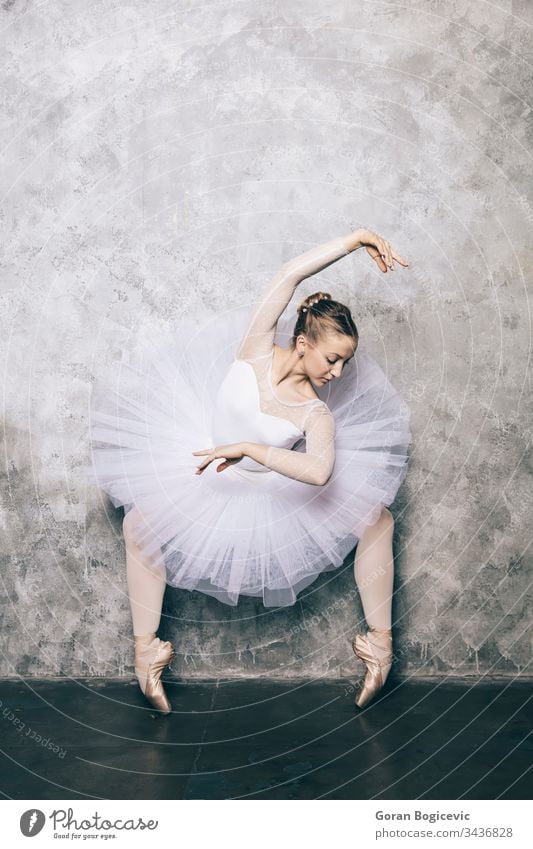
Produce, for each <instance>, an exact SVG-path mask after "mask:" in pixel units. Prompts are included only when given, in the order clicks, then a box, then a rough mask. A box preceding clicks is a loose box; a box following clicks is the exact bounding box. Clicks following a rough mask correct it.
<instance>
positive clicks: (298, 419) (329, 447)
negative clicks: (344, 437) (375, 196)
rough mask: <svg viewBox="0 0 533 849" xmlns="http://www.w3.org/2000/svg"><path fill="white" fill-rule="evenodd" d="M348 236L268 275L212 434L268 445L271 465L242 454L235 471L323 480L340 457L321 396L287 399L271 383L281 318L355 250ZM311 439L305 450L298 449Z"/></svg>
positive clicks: (221, 439) (221, 395)
mask: <svg viewBox="0 0 533 849" xmlns="http://www.w3.org/2000/svg"><path fill="white" fill-rule="evenodd" d="M349 252H350V251H349V248H348V247H347V243H346V240H345V238H344V237H339V238H336V239H333V240H332V241H330V242H327V243H325V244H322V245H318V246H317V247H315V248H312V249H311V250H310V251H308V252H307V253H305V254H302V255H301V256H299V257H297V258H296V259H294V260H291V261H290V262H287V263H285V265H283V266H282V267H281V269H280V270H279V272H278V273H277V274H276V275H275V277H274V278H273V279H272V280H271V281H270V282H269V284H268V287H267V289H266V291H265V292H264V293H263V296H262V298H261V300H260V302H259V304H258V306H257V308H256V310H255V311H254V314H253V316H252V318H251V321H250V325H249V327H248V329H247V332H246V334H245V336H244V339H243V341H242V343H241V345H240V347H239V350H238V352H237V357H236V359H235V360H234V361H233V363H232V364H231V366H230V368H229V370H228V373H227V375H226V377H225V379H224V381H223V382H222V384H221V386H220V389H219V391H218V393H217V398H216V402H215V408H214V414H213V422H212V433H213V439H214V442H215V444H216V445H223V444H230V443H235V442H254V443H259V444H262V445H268V446H269V448H268V451H267V454H266V458H265V459H266V462H265V464H264V465H263V464H261V463H258V462H256V461H255V460H252V459H251V458H250V457H243V459H242V460H240V461H239V462H238V463H237V464H235V465H234V466H232V467H230V469H232V470H236V471H237V472H238V471H241V472H243V473H246V472H263V473H267V472H269V471H275V472H280V473H281V474H284V475H286V476H287V477H291V478H295V479H298V480H301V481H304V482H306V483H311V484H315V485H323V484H324V483H326V482H327V480H328V479H329V477H330V475H331V473H332V471H333V468H334V464H335V420H334V418H333V415H332V413H331V412H330V410H329V409H328V407H327V405H326V404H325V403H324V401H321V400H320V399H319V398H315V399H310V400H308V401H301V402H288V401H283V400H282V399H281V398H280V397H279V394H278V393H277V392H276V390H275V389H274V386H273V382H272V360H273V356H274V337H275V333H276V324H277V321H278V319H279V317H280V315H281V313H282V312H283V310H284V309H285V307H286V306H287V304H288V303H289V301H290V299H291V297H292V295H293V293H294V290H295V288H296V286H297V285H298V283H299V282H300V281H301V280H303V279H304V278H305V277H308V276H310V275H312V274H315V273H316V272H317V271H320V270H321V269H323V268H325V267H326V266H327V265H330V264H331V263H333V262H335V261H336V260H338V259H339V258H340V257H342V256H344V255H345V254H347V253H349ZM303 439H305V445H306V451H305V452H299V451H294V450H292V449H293V448H294V447H295V445H296V444H297V443H298V442H300V441H301V440H303Z"/></svg>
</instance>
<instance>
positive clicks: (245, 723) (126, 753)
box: [0, 679, 533, 799]
mask: <svg viewBox="0 0 533 849" xmlns="http://www.w3.org/2000/svg"><path fill="white" fill-rule="evenodd" d="M166 690H167V693H168V695H169V698H170V699H171V701H172V704H173V709H174V712H173V714H171V715H169V716H167V717H164V716H161V715H160V714H156V713H155V712H154V711H152V710H151V709H150V707H149V706H147V703H146V702H145V700H144V697H143V696H142V694H141V693H140V690H139V689H138V686H137V684H136V682H135V681H132V682H131V683H129V682H128V681H127V682H125V681H123V680H121V681H116V680H115V681H103V680H102V679H90V680H87V679H71V680H68V681H36V680H35V679H31V680H26V681H23V680H17V681H2V682H0V716H1V718H2V723H1V725H0V727H1V728H2V732H3V733H2V741H3V742H2V745H1V758H2V783H1V785H0V787H1V792H2V793H3V795H4V797H5V798H11V799H84V798H96V799H230V798H243V797H244V798H258V799H272V798H276V799H317V798H328V799H496V798H501V799H528V798H530V797H531V778H532V776H531V772H530V770H531V765H532V763H533V758H532V748H533V747H532V741H531V737H530V735H531V726H532V722H531V720H532V715H531V696H532V686H531V683H528V682H515V681H508V682H506V681H499V682H493V683H487V682H486V681H479V682H478V681H476V680H470V681H468V682H464V681H463V682H455V683H450V682H449V681H447V682H444V681H442V682H441V681H439V680H433V681H416V682H414V681H413V680H404V681H402V680H396V681H395V682H392V681H391V680H389V681H388V682H387V686H386V687H385V689H384V690H383V692H382V694H381V697H380V698H379V699H378V700H375V701H374V702H373V703H372V704H371V705H369V706H368V707H367V708H366V709H365V710H363V711H361V710H359V709H358V708H355V707H354V705H353V698H354V689H353V685H352V684H350V682H348V681H346V682H344V681H338V680H334V681H332V680H327V681H325V682H324V681H321V682H313V681H302V680H298V681H271V680H269V681H266V680H257V679H252V680H250V679H248V680H246V681H209V682H195V681H193V682H191V681H177V680H173V681H170V682H168V683H166ZM39 735H40V737H39ZM53 747H56V750H55V751H54V749H53ZM58 748H59V751H57V749H58Z"/></svg>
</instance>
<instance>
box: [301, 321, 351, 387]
mask: <svg viewBox="0 0 533 849" xmlns="http://www.w3.org/2000/svg"><path fill="white" fill-rule="evenodd" d="M297 349H298V351H303V352H304V356H303V357H302V359H301V364H302V366H303V367H304V370H305V373H306V374H307V376H308V377H309V379H310V380H312V381H313V383H315V384H316V385H317V386H325V385H326V383H329V381H330V380H333V378H334V377H340V374H341V372H342V369H343V367H344V364H345V363H347V362H348V361H349V360H351V359H352V357H353V355H354V353H355V351H356V349H357V341H356V340H355V339H352V337H351V336H345V335H344V334H343V333H332V332H328V333H325V334H324V335H323V336H321V337H320V339H319V340H318V342H317V343H316V345H315V344H313V343H311V342H309V340H308V339H306V337H305V336H304V335H303V334H301V335H300V336H299V337H298V340H297Z"/></svg>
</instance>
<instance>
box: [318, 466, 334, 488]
mask: <svg viewBox="0 0 533 849" xmlns="http://www.w3.org/2000/svg"><path fill="white" fill-rule="evenodd" d="M332 473H333V469H328V470H327V471H325V472H324V471H321V472H319V473H318V474H317V475H315V479H314V481H313V483H314V484H315V485H316V486H325V485H326V484H327V483H328V482H329V481H330V480H331V475H332Z"/></svg>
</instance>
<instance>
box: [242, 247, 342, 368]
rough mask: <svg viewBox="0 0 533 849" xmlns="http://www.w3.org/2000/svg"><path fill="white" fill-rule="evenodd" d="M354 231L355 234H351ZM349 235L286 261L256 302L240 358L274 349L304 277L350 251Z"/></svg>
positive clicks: (257, 355) (320, 269)
mask: <svg viewBox="0 0 533 849" xmlns="http://www.w3.org/2000/svg"><path fill="white" fill-rule="evenodd" d="M350 235H351V234H350ZM351 250H353V248H351V247H350V243H349V238H348V236H338V237H337V238H336V239H332V240H331V241H329V242H324V243H323V244H321V245H317V246H316V247H314V248H311V250H309V251H306V253H304V254H301V255H300V256H297V257H295V258H294V259H291V260H289V261H288V262H286V263H284V264H283V265H282V266H281V268H280V269H279V271H278V272H277V273H276V274H275V276H274V277H273V279H272V280H270V282H269V284H268V286H267V287H266V289H265V291H264V292H263V295H262V297H261V299H260V301H259V303H258V305H257V306H256V308H255V310H254V312H253V314H252V318H251V320H250V324H249V326H248V329H247V331H246V333H245V335H244V338H243V340H242V342H241V345H240V347H239V350H238V352H237V355H236V357H237V359H239V360H246V359H248V360H250V359H253V358H255V357H260V356H266V354H269V353H270V351H271V350H272V346H273V345H274V338H275V335H276V325H277V323H278V319H279V317H280V315H281V314H282V312H283V311H284V310H285V308H286V307H287V305H288V303H289V301H290V300H291V298H292V296H293V294H294V291H295V289H296V287H297V285H298V283H300V282H301V281H302V280H304V279H305V278H306V277H310V276H311V275H312V274H316V273H317V272H318V271H322V269H323V268H327V266H328V265H331V264H332V263H333V262H336V261H337V260H338V259H340V258H341V257H343V256H345V255H346V254H348V253H350V252H351Z"/></svg>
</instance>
